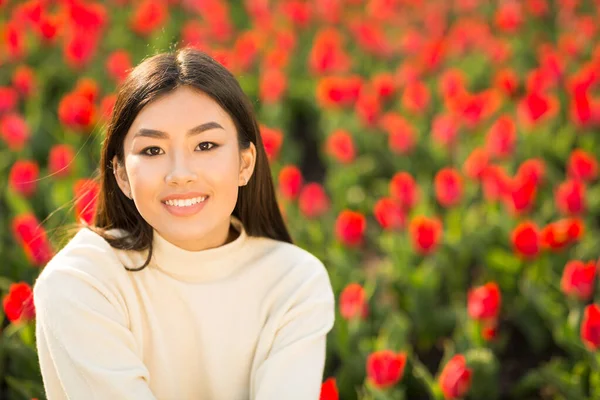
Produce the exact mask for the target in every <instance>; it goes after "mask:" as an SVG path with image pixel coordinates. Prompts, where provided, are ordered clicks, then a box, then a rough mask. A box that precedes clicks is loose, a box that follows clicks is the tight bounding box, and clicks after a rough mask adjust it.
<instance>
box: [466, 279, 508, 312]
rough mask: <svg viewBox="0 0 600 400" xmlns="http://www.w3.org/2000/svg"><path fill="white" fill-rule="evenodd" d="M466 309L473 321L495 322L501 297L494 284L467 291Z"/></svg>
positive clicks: (498, 289)
mask: <svg viewBox="0 0 600 400" xmlns="http://www.w3.org/2000/svg"><path fill="white" fill-rule="evenodd" d="M467 297H468V301H467V304H468V306H467V309H468V312H469V316H470V317H471V318H473V319H475V320H479V321H480V320H495V319H496V318H497V317H498V314H499V313H500V306H501V302H502V295H501V294H500V288H498V285H497V284H496V283H495V282H490V283H487V284H485V285H483V286H479V287H476V288H473V289H471V290H469V293H468V296H467Z"/></svg>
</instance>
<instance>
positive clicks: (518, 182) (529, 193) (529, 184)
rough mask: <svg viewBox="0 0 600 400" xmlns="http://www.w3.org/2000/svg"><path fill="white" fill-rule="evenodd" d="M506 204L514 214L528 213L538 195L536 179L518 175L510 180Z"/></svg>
mask: <svg viewBox="0 0 600 400" xmlns="http://www.w3.org/2000/svg"><path fill="white" fill-rule="evenodd" d="M507 189H508V191H507V193H506V196H505V204H506V206H507V207H508V209H509V210H510V212H511V213H513V214H521V213H526V212H528V211H529V210H531V209H532V208H533V205H534V203H535V200H536V195H537V186H536V184H535V181H534V180H532V179H530V178H525V177H524V176H523V175H517V176H515V177H514V178H513V179H510V180H509V181H508V188H507Z"/></svg>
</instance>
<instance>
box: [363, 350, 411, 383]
mask: <svg viewBox="0 0 600 400" xmlns="http://www.w3.org/2000/svg"><path fill="white" fill-rule="evenodd" d="M405 367H406V353H404V352H400V353H396V352H393V351H391V350H379V351H375V352H373V353H371V354H369V356H368V357H367V381H368V382H369V383H370V384H371V385H373V386H375V387H377V388H381V389H385V388H389V387H392V386H394V385H395V384H396V383H398V382H400V380H401V379H402V376H403V375H404V368H405Z"/></svg>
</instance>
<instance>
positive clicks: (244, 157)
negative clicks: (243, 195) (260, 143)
mask: <svg viewBox="0 0 600 400" xmlns="http://www.w3.org/2000/svg"><path fill="white" fill-rule="evenodd" d="M254 165H256V146H254V143H250V147H248V148H247V149H243V150H241V151H240V172H239V174H238V176H239V179H238V181H239V183H238V185H239V186H246V184H248V182H249V181H250V177H252V174H253V172H254Z"/></svg>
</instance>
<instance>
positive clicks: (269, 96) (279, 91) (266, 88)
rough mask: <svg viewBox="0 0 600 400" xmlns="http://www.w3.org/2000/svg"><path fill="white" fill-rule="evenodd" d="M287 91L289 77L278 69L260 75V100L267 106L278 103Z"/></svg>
mask: <svg viewBox="0 0 600 400" xmlns="http://www.w3.org/2000/svg"><path fill="white" fill-rule="evenodd" d="M286 89H287V76H286V75H285V74H284V73H283V72H282V71H281V70H280V69H278V68H268V69H266V70H263V72H262V73H261V75H260V99H261V100H262V101H263V102H264V103H265V104H272V103H277V102H278V101H280V100H281V98H282V97H283V94H284V93H285V90H286Z"/></svg>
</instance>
